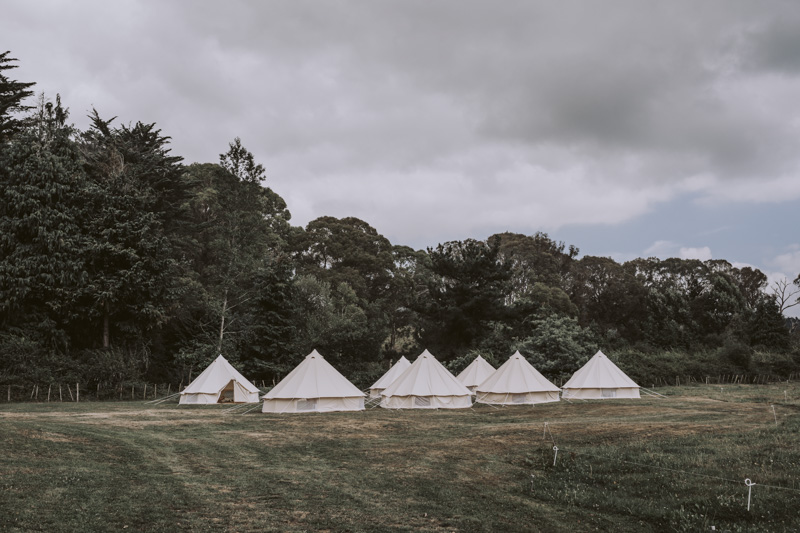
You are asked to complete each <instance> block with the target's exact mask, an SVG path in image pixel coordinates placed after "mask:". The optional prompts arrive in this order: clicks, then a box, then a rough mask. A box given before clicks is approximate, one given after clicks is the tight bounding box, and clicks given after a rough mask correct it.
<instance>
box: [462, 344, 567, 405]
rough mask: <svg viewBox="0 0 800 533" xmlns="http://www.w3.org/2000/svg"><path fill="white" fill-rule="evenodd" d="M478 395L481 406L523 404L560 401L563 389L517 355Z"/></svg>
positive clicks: (501, 367)
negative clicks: (484, 404)
mask: <svg viewBox="0 0 800 533" xmlns="http://www.w3.org/2000/svg"><path fill="white" fill-rule="evenodd" d="M475 392H476V394H477V398H476V400H475V401H478V402H481V403H488V404H492V405H521V404H535V403H546V402H557V401H558V393H559V389H558V387H556V386H555V385H553V384H552V383H550V382H549V381H548V380H547V378H545V377H544V376H543V375H541V374H540V373H539V371H538V370H536V369H535V368H534V367H533V365H531V364H530V363H529V362H528V360H527V359H525V358H524V357H523V356H522V354H520V353H519V352H516V353H515V354H514V355H512V356H511V357H509V358H508V361H506V362H505V363H503V364H502V365H501V366H500V368H498V369H497V371H496V372H495V373H494V374H492V375H491V376H489V378H488V379H486V380H485V381H484V382H483V383H481V384H480V385H478V388H477V389H476V391H475Z"/></svg>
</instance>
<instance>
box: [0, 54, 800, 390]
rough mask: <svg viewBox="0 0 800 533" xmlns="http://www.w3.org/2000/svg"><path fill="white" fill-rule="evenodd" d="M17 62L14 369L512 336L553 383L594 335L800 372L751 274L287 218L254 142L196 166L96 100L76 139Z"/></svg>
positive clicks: (33, 375) (357, 361) (2, 322)
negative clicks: (409, 238) (406, 240)
mask: <svg viewBox="0 0 800 533" xmlns="http://www.w3.org/2000/svg"><path fill="white" fill-rule="evenodd" d="M15 61H16V60H14V59H12V58H11V57H10V56H9V53H8V52H6V53H3V54H0V382H6V383H30V382H47V381H51V382H52V381H61V380H63V381H76V380H81V381H83V382H88V383H97V384H99V383H104V384H120V383H123V382H134V381H137V380H149V381H151V382H153V381H160V382H163V383H166V382H172V383H178V382H179V381H182V382H184V383H186V382H187V381H188V379H190V377H191V376H192V375H196V374H197V372H198V371H199V370H201V369H202V368H204V367H205V365H206V364H208V363H209V362H210V361H211V360H212V359H213V358H214V357H215V356H216V355H217V354H219V353H222V354H224V355H225V356H226V357H227V358H228V359H229V360H230V361H231V362H232V363H233V364H234V365H235V366H237V367H238V368H239V369H240V370H241V371H243V373H244V374H245V375H247V376H248V377H250V378H252V379H256V380H266V381H271V380H274V379H278V378H280V377H281V376H282V375H285V374H286V373H287V372H288V371H289V370H291V369H292V368H293V367H294V366H295V365H296V364H297V363H298V362H299V361H300V360H301V359H302V358H303V357H304V356H305V355H306V354H307V353H309V352H310V351H311V350H312V349H313V348H316V349H318V350H319V351H320V352H321V353H322V354H323V355H325V357H326V358H327V359H328V360H330V361H331V362H332V363H333V364H334V365H335V366H337V367H338V368H340V369H341V370H342V371H343V372H344V373H345V374H346V375H347V376H348V377H350V378H351V379H352V380H353V381H354V382H356V383H358V384H360V385H368V384H369V383H368V382H369V381H370V380H372V379H374V378H375V377H377V375H379V374H380V373H382V372H383V371H385V369H386V368H387V366H388V364H390V362H391V361H394V360H396V359H397V358H399V357H400V356H402V355H405V356H409V357H412V358H413V357H415V356H416V355H417V354H418V353H419V352H421V350H422V349H423V348H428V349H429V350H431V352H432V353H434V354H435V355H436V356H437V357H438V358H440V359H441V360H443V361H445V362H447V363H448V364H449V365H450V367H451V368H453V369H456V370H457V369H459V368H461V367H463V366H465V365H466V364H467V363H468V362H469V361H470V360H471V359H472V358H474V356H475V355H476V354H482V355H483V356H484V357H485V358H487V359H488V360H489V361H490V362H493V363H494V364H495V365H497V364H499V363H502V362H503V361H504V360H505V358H507V357H508V356H509V355H510V354H511V353H513V351H514V350H517V349H519V350H520V351H521V352H522V353H523V354H524V355H525V356H526V357H528V359H529V360H530V361H531V362H532V363H533V364H534V365H535V366H536V367H537V368H538V369H539V370H540V371H542V372H543V373H544V374H545V375H547V376H548V377H550V378H551V379H556V378H560V377H564V376H568V375H569V374H571V373H572V372H573V371H574V370H575V369H576V368H578V366H579V365H580V364H582V363H583V362H584V361H585V360H586V359H588V357H589V356H591V355H592V354H593V353H594V352H595V351H596V350H597V349H598V348H601V347H602V348H603V350H604V351H606V352H607V353H612V354H616V355H617V357H618V360H619V361H620V364H621V365H622V366H623V367H625V368H626V370H628V371H629V372H631V375H632V376H633V377H635V378H636V377H639V379H647V378H648V377H658V376H659V375H661V374H664V375H675V374H676V373H677V372H676V369H678V370H682V371H685V370H686V369H687V368H688V369H691V372H694V373H703V372H710V373H713V374H716V373H717V372H718V371H719V372H721V371H723V370H724V371H728V372H730V373H733V372H747V371H749V370H752V369H754V368H757V369H758V371H763V372H767V373H772V374H774V375H776V376H786V375H788V374H790V373H792V372H797V371H798V370H800V349H799V348H798V344H799V343H798V339H797V332H794V333H793V332H792V328H790V327H788V326H787V322H786V320H785V319H784V318H783V315H782V312H781V311H782V310H783V309H781V307H782V306H783V305H784V303H785V302H780V303H779V302H778V299H777V298H776V295H775V294H767V292H765V289H766V288H767V278H766V276H765V275H764V274H763V273H762V272H760V271H759V270H757V269H754V268H750V267H744V268H736V267H734V266H732V265H731V264H730V263H729V262H727V261H724V260H709V261H699V260H686V259H675V258H673V259H666V260H660V259H657V258H647V259H645V258H640V259H635V260H632V261H628V262H625V263H618V262H616V261H614V260H612V259H610V258H607V257H593V256H583V257H581V256H580V253H579V250H578V248H576V247H575V246H567V245H566V244H565V243H563V242H556V241H554V240H553V239H551V238H550V237H549V236H548V235H547V234H545V233H542V232H537V233H535V234H533V235H522V234H516V233H499V234H496V235H492V236H491V237H489V238H487V239H485V240H481V239H466V240H463V241H452V242H447V243H443V244H439V245H437V246H435V247H430V248H428V249H426V250H414V249H412V248H410V247H407V246H402V245H397V244H392V243H391V242H390V241H389V240H388V239H387V238H386V237H384V236H383V235H381V234H380V233H378V232H377V231H376V229H375V228H373V227H372V226H370V224H369V223H367V222H365V221H363V220H360V219H358V218H354V217H345V218H334V217H330V216H322V217H319V218H317V219H315V220H312V221H311V222H309V223H308V224H307V225H306V226H305V227H298V226H293V225H292V224H291V214H290V211H289V208H288V206H287V205H286V202H285V201H284V200H283V198H281V197H280V195H279V194H277V193H276V192H275V191H273V190H272V189H271V188H269V187H268V186H266V182H267V179H266V172H265V169H264V168H263V166H262V165H260V164H257V163H256V161H255V160H254V157H253V155H252V153H251V152H249V151H248V150H247V149H246V148H245V147H244V146H243V145H242V143H241V141H240V139H238V138H237V139H234V141H233V142H231V143H230V144H229V146H228V148H227V151H225V152H224V153H222V154H221V155H220V157H219V161H218V162H216V163H191V164H186V163H185V162H184V160H183V158H181V157H180V156H177V155H174V154H172V153H171V150H170V138H169V137H168V136H167V135H165V134H163V133H162V132H161V130H159V129H158V127H157V126H156V125H155V124H146V123H142V122H136V123H131V124H127V125H126V124H122V123H120V122H119V121H118V120H116V119H115V118H104V117H102V116H101V115H100V113H99V112H98V111H96V110H95V111H93V112H92V114H91V116H90V118H91V124H90V126H89V127H88V129H86V130H85V131H81V130H79V129H77V128H76V127H74V126H73V125H72V124H71V123H70V122H69V112H68V109H67V108H66V107H65V106H64V105H63V104H62V102H61V100H60V98H59V97H58V96H56V98H55V100H49V99H47V98H45V97H44V96H41V97H39V98H38V100H35V101H34V102H32V103H31V99H32V97H33V92H32V86H33V84H32V83H22V82H17V81H14V80H12V79H10V77H9V74H8V71H9V70H10V69H13V68H14V67H15V66H16V64H15ZM794 283H795V284H796V285H797V286H798V287H800V276H798V278H797V279H796V280H795V281H794ZM785 288H786V287H784V289H785ZM785 294H786V293H785V292H784V295H785ZM789 294H791V292H790V293H789ZM786 304H787V305H788V303H786ZM680 373H685V372H680Z"/></svg>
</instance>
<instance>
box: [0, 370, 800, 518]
mask: <svg viewBox="0 0 800 533" xmlns="http://www.w3.org/2000/svg"><path fill="white" fill-rule="evenodd" d="M659 391H660V392H662V393H664V394H666V395H668V399H664V400H661V399H651V398H648V399H642V400H639V401H636V400H608V401H595V402H573V403H567V402H559V403H557V404H549V405H539V406H535V407H522V406H520V407H508V408H503V409H497V408H493V407H488V406H479V407H475V408H473V409H467V410H458V411H444V410H442V411H386V410H382V409H371V410H367V411H366V412H363V413H330V414H301V415H266V414H262V413H260V412H256V411H254V412H252V413H248V414H231V413H230V412H226V410H225V409H226V408H225V407H221V406H211V407H184V406H177V405H175V404H168V405H160V406H155V407H154V406H151V405H148V404H145V403H143V402H129V403H122V402H120V403H111V402H108V403H80V404H74V403H50V404H47V403H39V404H28V403H25V404H6V405H3V406H0V445H1V446H2V456H1V457H0V528H2V530H3V531H31V530H32V531H112V530H127V531H181V530H191V531H546V532H550V531H554V532H558V531H571V532H573V531H595V530H599V531H636V532H641V531H711V528H712V526H714V527H715V528H716V531H725V530H729V531H800V384H794V383H793V384H780V385H727V386H723V387H722V388H720V386H692V387H681V388H665V389H659ZM784 391H786V393H784ZM773 405H774V407H775V415H774V416H773V410H772V406H773ZM776 419H777V424H776V422H775V420H776ZM545 422H546V423H547V428H545ZM546 429H547V431H546ZM554 443H555V444H556V445H557V446H558V448H559V451H558V457H557V461H556V465H555V466H553V460H554V451H553V444H554ZM745 478H750V479H751V480H752V481H754V482H756V483H757V485H755V486H754V487H752V501H751V510H750V511H749V512H748V511H747V509H746V505H747V487H746V486H745V484H744V479H745ZM765 485H769V487H768V486H765ZM778 487H781V488H778Z"/></svg>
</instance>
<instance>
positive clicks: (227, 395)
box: [217, 380, 235, 403]
mask: <svg viewBox="0 0 800 533" xmlns="http://www.w3.org/2000/svg"><path fill="white" fill-rule="evenodd" d="M234 401H235V399H234V396H233V380H230V381H229V382H228V384H227V385H225V388H224V389H222V390H221V391H220V392H219V399H218V400H217V403H233V402H234Z"/></svg>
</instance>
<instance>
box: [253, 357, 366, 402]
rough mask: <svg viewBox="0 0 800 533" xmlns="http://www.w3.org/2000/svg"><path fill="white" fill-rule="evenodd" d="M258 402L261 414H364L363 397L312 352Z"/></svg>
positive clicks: (321, 358) (329, 365)
mask: <svg viewBox="0 0 800 533" xmlns="http://www.w3.org/2000/svg"><path fill="white" fill-rule="evenodd" d="M262 398H263V399H264V407H263V408H262V409H261V411H262V412H264V413H323V412H329V411H362V410H364V393H363V392H361V391H360V390H358V388H356V386H355V385H353V384H352V383H350V382H349V381H348V380H347V378H345V377H344V376H343V375H341V374H340V373H339V372H338V371H337V370H336V369H335V368H333V366H331V364H330V363H329V362H327V361H326V360H325V359H323V357H322V356H321V355H320V354H319V353H318V352H317V351H316V350H314V351H313V352H311V353H310V354H308V355H307V356H306V358H305V359H303V362H302V363H300V364H299V365H297V366H296V367H295V369H294V370H292V371H291V372H289V374H288V375H287V376H286V377H285V378H283V379H282V380H281V382H280V383H278V384H277V385H275V387H274V388H273V389H272V390H271V391H269V392H268V393H266V394H265V395H264V396H262Z"/></svg>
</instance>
